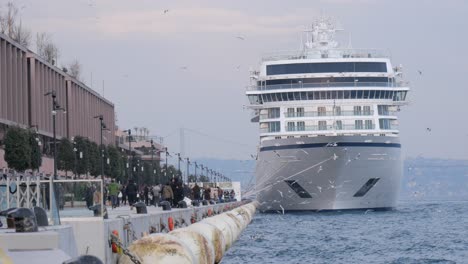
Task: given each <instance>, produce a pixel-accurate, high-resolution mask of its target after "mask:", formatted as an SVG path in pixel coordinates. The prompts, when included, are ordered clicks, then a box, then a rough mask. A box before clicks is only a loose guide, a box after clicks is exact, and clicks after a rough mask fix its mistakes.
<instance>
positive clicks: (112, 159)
mask: <svg viewBox="0 0 468 264" xmlns="http://www.w3.org/2000/svg"><path fill="white" fill-rule="evenodd" d="M107 157H108V158H109V163H110V164H109V173H107V172H106V174H107V175H109V176H110V177H111V178H114V179H118V180H120V181H123V178H124V170H125V166H124V164H125V163H123V161H124V159H123V155H122V154H121V153H120V151H119V150H118V149H117V148H116V147H115V146H112V145H109V146H108V147H107Z"/></svg>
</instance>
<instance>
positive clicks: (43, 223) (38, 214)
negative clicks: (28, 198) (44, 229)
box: [33, 206, 49, 226]
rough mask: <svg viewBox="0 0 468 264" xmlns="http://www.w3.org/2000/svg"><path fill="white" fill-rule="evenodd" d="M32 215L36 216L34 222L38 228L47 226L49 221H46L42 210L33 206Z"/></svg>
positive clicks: (45, 215)
mask: <svg viewBox="0 0 468 264" xmlns="http://www.w3.org/2000/svg"><path fill="white" fill-rule="evenodd" d="M33 210H34V214H35V215H36V221H37V225H38V226H48V225H49V220H47V213H46V211H45V210H44V208H41V207H38V206H34V207H33Z"/></svg>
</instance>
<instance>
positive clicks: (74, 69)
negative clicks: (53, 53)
mask: <svg viewBox="0 0 468 264" xmlns="http://www.w3.org/2000/svg"><path fill="white" fill-rule="evenodd" d="M68 69H69V70H70V72H69V74H70V75H71V76H72V77H74V78H75V79H77V80H80V81H81V71H82V67H81V63H80V62H79V61H78V60H76V59H75V60H74V61H72V63H70V65H69V66H68Z"/></svg>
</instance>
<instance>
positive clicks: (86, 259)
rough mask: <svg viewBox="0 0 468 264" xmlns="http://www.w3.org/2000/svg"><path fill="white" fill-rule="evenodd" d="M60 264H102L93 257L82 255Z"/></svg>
mask: <svg viewBox="0 0 468 264" xmlns="http://www.w3.org/2000/svg"><path fill="white" fill-rule="evenodd" d="M62 264H102V261H101V260H100V259H98V258H97V257H95V256H91V255H84V256H79V257H76V258H72V259H69V260H67V261H64V262H63V263H62Z"/></svg>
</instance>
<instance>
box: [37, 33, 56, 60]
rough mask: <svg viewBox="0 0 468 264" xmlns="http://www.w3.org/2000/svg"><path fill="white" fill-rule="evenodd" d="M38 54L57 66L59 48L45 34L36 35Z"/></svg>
mask: <svg viewBox="0 0 468 264" xmlns="http://www.w3.org/2000/svg"><path fill="white" fill-rule="evenodd" d="M36 49H37V54H39V56H41V57H42V58H44V59H45V60H46V61H47V62H49V63H50V64H52V65H55V62H56V61H57V59H58V56H59V49H58V47H57V46H56V45H55V44H54V43H53V42H52V37H51V36H50V35H49V34H47V33H45V32H43V33H37V35H36Z"/></svg>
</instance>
